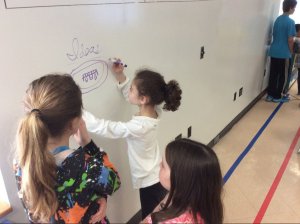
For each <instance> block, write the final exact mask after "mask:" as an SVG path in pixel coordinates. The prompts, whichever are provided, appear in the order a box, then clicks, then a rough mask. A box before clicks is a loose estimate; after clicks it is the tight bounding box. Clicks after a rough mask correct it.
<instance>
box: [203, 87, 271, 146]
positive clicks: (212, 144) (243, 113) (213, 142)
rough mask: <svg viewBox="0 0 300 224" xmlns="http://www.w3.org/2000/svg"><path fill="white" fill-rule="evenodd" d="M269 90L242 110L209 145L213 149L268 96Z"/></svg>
mask: <svg viewBox="0 0 300 224" xmlns="http://www.w3.org/2000/svg"><path fill="white" fill-rule="evenodd" d="M266 92H267V89H265V90H264V91H262V92H261V93H260V94H259V95H258V96H257V97H256V98H255V99H254V100H253V101H252V102H251V103H250V104H249V105H248V106H247V107H245V109H244V110H242V111H241V112H240V113H239V114H238V115H237V116H236V117H235V118H234V119H233V120H232V121H231V122H230V123H229V124H228V125H227V126H226V127H225V128H224V129H223V130H222V131H221V132H220V133H219V134H217V136H216V137H214V138H213V140H211V141H210V142H209V143H208V144H207V145H208V146H209V147H213V146H214V145H215V144H217V142H218V141H219V140H220V139H221V138H222V137H223V136H224V135H225V134H226V133H227V132H228V131H229V130H230V129H231V128H232V127H233V126H234V125H235V124H236V123H237V122H238V121H239V120H240V119H241V118H242V117H243V116H244V115H245V114H246V113H247V112H248V111H249V110H250V109H251V108H252V107H253V106H254V105H255V104H256V103H257V102H258V101H259V100H260V99H261V98H262V97H263V96H264V95H265V94H266Z"/></svg>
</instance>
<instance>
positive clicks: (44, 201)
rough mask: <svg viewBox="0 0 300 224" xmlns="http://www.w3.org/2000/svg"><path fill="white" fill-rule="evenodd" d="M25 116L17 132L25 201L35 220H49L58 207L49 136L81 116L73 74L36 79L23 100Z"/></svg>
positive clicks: (58, 132)
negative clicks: (48, 144) (48, 143)
mask: <svg viewBox="0 0 300 224" xmlns="http://www.w3.org/2000/svg"><path fill="white" fill-rule="evenodd" d="M24 104H25V109H26V110H27V113H26V115H25V116H24V118H23V119H22V120H21V121H20V124H19V129H18V133H17V156H18V161H19V165H20V167H21V169H22V185H21V192H22V193H23V201H24V202H25V204H26V207H28V209H29V211H30V213H31V218H32V219H33V221H35V222H49V219H50V217H51V216H52V215H53V214H54V213H55V211H56V209H57V207H58V201H57V198H56V193H55V184H56V164H55V160H54V157H53V155H52V154H51V152H50V151H49V150H48V149H47V142H48V139H49V137H58V136H60V135H62V134H63V133H64V131H65V130H66V127H67V125H68V124H69V122H70V121H71V120H72V119H73V118H76V117H79V116H80V115H81V110H82V99H81V91H80V89H79V87H78V86H77V85H76V83H75V82H74V80H73V79H72V77H71V76H70V75H66V74H64V75H59V74H50V75H46V76H43V77H41V78H39V79H36V80H34V81H33V82H31V84H30V85H29V88H28V90H27V91H26V97H25V99H24Z"/></svg>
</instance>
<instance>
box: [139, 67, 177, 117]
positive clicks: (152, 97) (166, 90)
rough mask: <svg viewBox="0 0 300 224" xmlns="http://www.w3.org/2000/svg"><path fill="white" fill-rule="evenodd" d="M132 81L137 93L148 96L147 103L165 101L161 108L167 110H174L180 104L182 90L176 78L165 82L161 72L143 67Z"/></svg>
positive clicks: (156, 103)
mask: <svg viewBox="0 0 300 224" xmlns="http://www.w3.org/2000/svg"><path fill="white" fill-rule="evenodd" d="M134 82H135V85H136V87H137V90H138V92H139V95H141V96H148V97H149V104H151V105H159V104H161V103H162V102H164V101H165V104H164V106H163V109H164V110H168V111H176V110H177V109H178V107H179V106H180V100H181V93H182V91H181V89H180V86H179V84H178V82H177V81H176V80H171V81H169V82H168V84H166V82H165V80H164V77H163V76H162V75H161V74H159V73H157V72H154V71H151V70H148V69H143V70H139V71H138V72H137V73H136V75H135V78H134Z"/></svg>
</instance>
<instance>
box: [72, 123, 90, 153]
mask: <svg viewBox="0 0 300 224" xmlns="http://www.w3.org/2000/svg"><path fill="white" fill-rule="evenodd" d="M74 138H75V141H76V142H77V144H78V145H80V146H82V147H83V146H86V145H87V144H88V143H90V141H91V137H90V136H89V133H88V131H87V129H86V126H85V122H84V120H83V119H82V118H81V119H80V121H79V128H78V131H77V132H76V134H74Z"/></svg>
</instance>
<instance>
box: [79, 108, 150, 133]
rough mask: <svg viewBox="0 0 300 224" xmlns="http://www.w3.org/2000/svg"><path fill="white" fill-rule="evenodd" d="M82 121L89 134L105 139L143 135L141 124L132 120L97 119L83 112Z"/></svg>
mask: <svg viewBox="0 0 300 224" xmlns="http://www.w3.org/2000/svg"><path fill="white" fill-rule="evenodd" d="M82 116H83V119H84V121H85V123H86V127H87V129H88V131H89V132H92V133H95V134H97V135H100V136H102V137H105V138H127V137H139V136H141V135H142V134H143V133H144V131H145V130H144V129H143V127H142V125H141V124H139V123H137V122H136V121H134V120H130V121H128V122H120V121H118V122H117V121H109V120H105V119H99V118H97V117H95V116H94V115H93V114H91V113H90V112H88V111H85V110H84V111H83V115H82Z"/></svg>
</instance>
